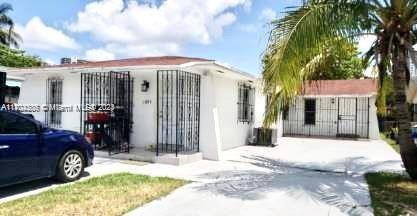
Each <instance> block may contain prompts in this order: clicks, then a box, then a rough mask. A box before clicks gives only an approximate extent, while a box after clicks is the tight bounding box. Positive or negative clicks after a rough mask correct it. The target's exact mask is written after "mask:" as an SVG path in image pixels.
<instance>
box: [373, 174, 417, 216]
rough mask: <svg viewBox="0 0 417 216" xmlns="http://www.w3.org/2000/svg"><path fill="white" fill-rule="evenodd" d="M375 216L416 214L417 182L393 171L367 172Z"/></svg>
mask: <svg viewBox="0 0 417 216" xmlns="http://www.w3.org/2000/svg"><path fill="white" fill-rule="evenodd" d="M365 178H366V181H367V182H368V184H369V191H370V194H371V199H372V207H373V208H374V214H375V216H382V215H384V216H385V215H390V216H391V215H417V182H416V181H411V180H410V179H408V178H406V177H404V176H402V175H399V174H393V173H368V174H366V175H365Z"/></svg>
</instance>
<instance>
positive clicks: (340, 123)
mask: <svg viewBox="0 0 417 216" xmlns="http://www.w3.org/2000/svg"><path fill="white" fill-rule="evenodd" d="M377 87H378V85H377V81H376V80H373V79H360V80H321V81H316V82H310V83H308V84H306V85H305V86H304V87H303V94H302V95H300V96H298V97H297V99H296V100H295V101H294V103H293V104H292V105H291V106H289V107H288V109H286V110H285V111H284V112H283V135H284V136H300V135H301V136H322V137H350V138H369V139H379V129H378V120H377V115H376V106H375V101H376V96H377Z"/></svg>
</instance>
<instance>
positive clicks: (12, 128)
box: [0, 112, 41, 185]
mask: <svg viewBox="0 0 417 216" xmlns="http://www.w3.org/2000/svg"><path fill="white" fill-rule="evenodd" d="M39 159H40V135H39V133H38V129H37V125H36V123H35V122H33V121H31V120H30V119H28V118H26V117H24V116H21V115H19V114H15V113H10V112H0V171H1V175H0V185H5V184H13V183H17V182H21V181H25V180H28V179H33V178H37V177H39V176H40V171H41V168H40V167H39Z"/></svg>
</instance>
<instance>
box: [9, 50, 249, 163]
mask: <svg viewBox="0 0 417 216" xmlns="http://www.w3.org/2000/svg"><path fill="white" fill-rule="evenodd" d="M7 72H8V73H9V75H14V76H22V77H24V78H25V79H26V80H27V81H26V82H24V83H23V85H22V88H21V91H20V98H19V103H20V104H53V105H60V106H61V109H59V110H56V109H55V110H51V108H53V107H52V106H51V107H49V110H47V112H34V113H32V114H33V115H34V116H35V118H36V119H38V120H40V121H42V122H45V123H46V124H48V125H50V126H52V127H56V128H63V129H69V130H75V131H80V132H81V133H84V134H88V135H89V136H90V138H92V139H93V140H100V139H101V140H103V142H100V143H98V144H97V146H96V147H97V148H107V149H109V150H110V153H119V152H129V150H130V149H131V148H136V149H145V148H148V149H149V148H154V150H155V151H157V152H158V153H157V154H159V153H164V152H171V153H178V154H181V153H188V152H202V154H203V157H204V158H206V159H212V160H219V159H220V157H221V152H222V151H223V150H226V149H230V148H234V147H237V146H241V145H245V144H246V143H247V139H248V138H249V137H250V136H251V130H252V124H253V119H254V101H255V99H254V95H255V81H256V79H255V77H254V76H252V75H250V74H248V73H244V72H241V71H239V70H236V69H234V68H231V67H228V66H225V65H223V64H220V63H218V62H216V61H213V60H207V59H201V58H188V57H176V56H164V57H149V58H132V59H122V60H112V61H101V62H87V63H81V64H64V65H57V66H48V67H40V68H27V69H9V70H8V71H7ZM90 104H102V106H100V107H99V108H101V109H103V110H101V111H100V110H97V109H96V110H92V109H91V107H89V105H90ZM107 104H114V105H115V106H114V107H111V106H108V105H107ZM62 105H63V106H62ZM71 105H73V106H74V105H76V106H79V107H84V108H86V110H85V112H78V111H77V109H71V107H72V108H73V106H71ZM60 106H55V108H57V107H60ZM43 108H45V107H43ZM87 109H89V110H87ZM107 109H114V112H113V114H112V115H111V116H108V114H107V113H109V112H107V111H108V110H107ZM95 132H100V133H101V135H95ZM103 143H104V144H105V145H104V146H102V144H103Z"/></svg>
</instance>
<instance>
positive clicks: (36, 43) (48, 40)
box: [16, 16, 80, 51]
mask: <svg viewBox="0 0 417 216" xmlns="http://www.w3.org/2000/svg"><path fill="white" fill-rule="evenodd" d="M16 32H17V33H19V34H20V36H21V37H22V39H23V44H22V46H23V47H24V48H32V49H37V50H46V51H55V50H58V49H79V48H80V46H79V45H78V44H77V42H76V41H75V40H74V39H73V38H71V37H69V36H67V35H66V34H65V33H64V32H62V31H61V30H58V29H55V28H53V27H50V26H47V25H45V23H43V22H42V20H41V18H39V17H37V16H35V17H33V18H32V19H30V20H29V22H27V23H26V25H24V26H23V25H19V24H17V25H16Z"/></svg>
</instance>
